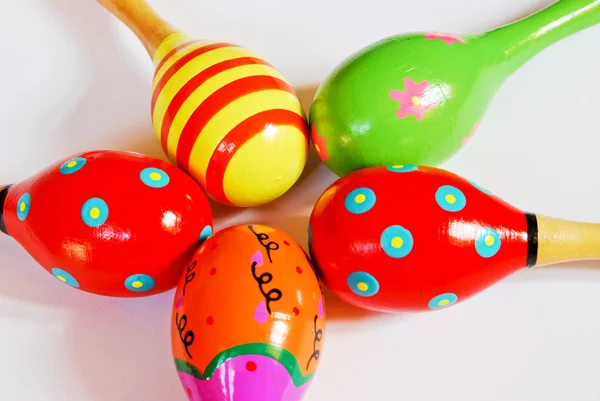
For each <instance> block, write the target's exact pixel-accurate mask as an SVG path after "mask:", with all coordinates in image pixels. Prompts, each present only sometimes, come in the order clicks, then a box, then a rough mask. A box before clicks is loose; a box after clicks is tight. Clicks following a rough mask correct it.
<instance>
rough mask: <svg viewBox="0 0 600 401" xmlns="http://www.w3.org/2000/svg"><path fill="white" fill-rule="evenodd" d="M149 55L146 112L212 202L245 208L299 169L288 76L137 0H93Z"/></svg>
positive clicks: (299, 119) (295, 107)
mask: <svg viewBox="0 0 600 401" xmlns="http://www.w3.org/2000/svg"><path fill="white" fill-rule="evenodd" d="M98 2H99V3H100V4H102V5H103V6H104V7H105V8H106V9H107V10H109V11H111V12H112V13H113V14H114V15H115V16H116V17H118V18H119V19H120V20H121V21H122V22H123V23H125V24H126V25H127V26H128V27H129V28H130V29H131V30H132V31H133V32H134V33H135V34H136V35H137V36H138V38H139V39H140V40H141V42H142V43H143V44H144V46H145V48H146V50H147V51H148V54H149V55H150V57H151V58H152V60H153V61H154V66H155V74H154V80H153V85H152V100H151V117H152V121H153V124H154V128H155V131H156V134H157V136H158V139H159V140H160V142H161V144H162V148H163V150H164V151H165V153H166V154H167V155H168V157H169V159H170V160H171V162H173V163H175V164H176V165H177V166H178V167H179V168H181V169H182V170H184V171H186V172H187V173H188V174H190V175H191V176H192V177H194V179H196V181H198V183H199V184H200V185H201V186H202V187H203V188H204V189H205V191H206V192H207V194H208V195H209V196H210V197H211V198H212V199H214V200H216V201H218V202H221V203H224V204H227V205H232V206H241V207H250V206H257V205H261V204H265V203H268V202H270V201H272V200H274V199H276V198H278V197H279V196H281V195H283V194H284V193H285V192H287V191H288V190H289V189H290V188H291V187H292V186H293V185H294V183H295V182H296V181H297V179H298V178H299V177H300V174H301V173H302V170H303V169H304V166H305V163H306V159H307V154H308V142H309V139H308V125H307V122H306V119H305V115H304V110H303V109H302V105H301V104H300V101H299V99H298V97H297V96H296V93H295V91H294V89H293V88H292V87H291V86H290V84H289V82H288V81H287V80H286V79H285V78H284V77H283V76H282V75H281V73H280V72H278V71H277V70H276V69H275V68H274V67H273V66H272V65H270V64H269V63H268V62H267V61H265V60H264V59H262V58H261V57H259V56H258V55H256V54H254V53H252V52H250V51H248V50H246V49H244V48H242V47H239V46H237V45H234V44H230V43H222V42H214V41H209V40H198V39H195V38H193V37H190V36H188V35H187V34H185V33H183V32H181V31H180V30H178V29H177V28H175V27H173V26H171V25H170V24H168V23H167V22H166V21H165V20H164V19H162V18H161V17H160V16H158V15H157V14H156V12H155V11H153V10H152V9H151V7H150V6H149V5H148V3H147V2H146V1H145V0H98Z"/></svg>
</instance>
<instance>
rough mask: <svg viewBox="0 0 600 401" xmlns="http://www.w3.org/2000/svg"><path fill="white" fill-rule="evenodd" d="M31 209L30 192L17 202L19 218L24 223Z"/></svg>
mask: <svg viewBox="0 0 600 401" xmlns="http://www.w3.org/2000/svg"><path fill="white" fill-rule="evenodd" d="M30 208H31V195H30V194H29V192H25V193H24V194H23V195H21V197H20V198H19V201H18V202H17V217H19V220H21V221H24V220H25V219H26V218H27V216H28V215H29V209H30Z"/></svg>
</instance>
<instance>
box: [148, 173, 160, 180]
mask: <svg viewBox="0 0 600 401" xmlns="http://www.w3.org/2000/svg"><path fill="white" fill-rule="evenodd" d="M161 177H162V176H161V175H160V174H159V173H157V172H156V171H155V172H152V173H150V179H151V180H152V181H158V180H160V179H161Z"/></svg>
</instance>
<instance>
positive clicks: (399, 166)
mask: <svg viewBox="0 0 600 401" xmlns="http://www.w3.org/2000/svg"><path fill="white" fill-rule="evenodd" d="M402 167H404V164H395V165H393V166H392V168H402Z"/></svg>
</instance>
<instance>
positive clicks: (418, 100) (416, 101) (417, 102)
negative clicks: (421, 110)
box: [410, 96, 421, 106]
mask: <svg viewBox="0 0 600 401" xmlns="http://www.w3.org/2000/svg"><path fill="white" fill-rule="evenodd" d="M410 100H411V101H412V104H413V105H414V106H419V105H421V98H420V97H419V96H413V97H412V98H411V99H410Z"/></svg>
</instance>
